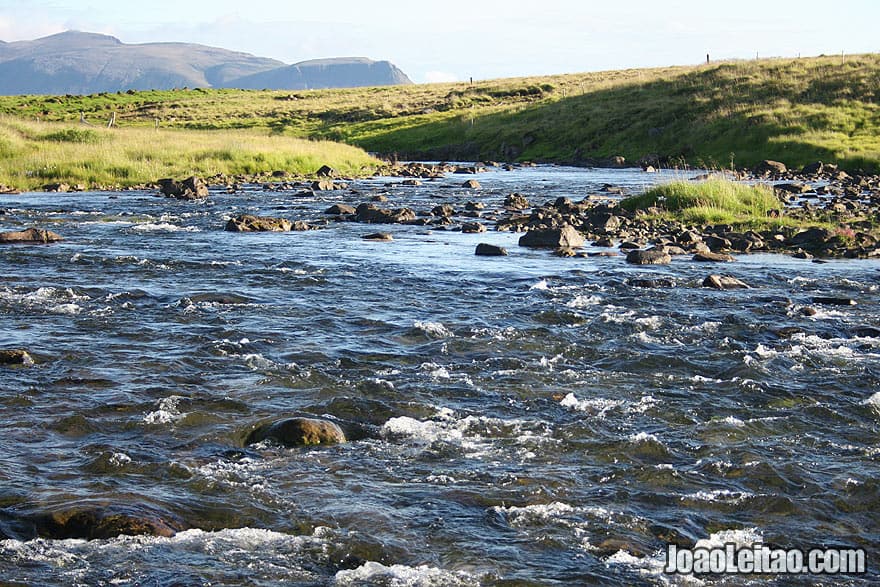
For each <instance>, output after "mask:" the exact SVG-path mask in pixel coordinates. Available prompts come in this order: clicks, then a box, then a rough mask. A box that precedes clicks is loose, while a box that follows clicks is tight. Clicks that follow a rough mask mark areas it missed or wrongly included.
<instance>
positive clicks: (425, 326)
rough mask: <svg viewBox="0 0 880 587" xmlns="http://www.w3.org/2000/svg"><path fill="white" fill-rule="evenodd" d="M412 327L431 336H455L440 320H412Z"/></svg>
mask: <svg viewBox="0 0 880 587" xmlns="http://www.w3.org/2000/svg"><path fill="white" fill-rule="evenodd" d="M413 327H414V328H416V329H418V330H421V331H422V332H424V333H425V334H427V335H428V336H430V337H432V338H450V337H452V336H455V335H454V334H452V331H451V330H449V329H448V328H446V327H445V326H444V325H443V324H442V323H440V322H423V321H421V320H416V321H415V322H413Z"/></svg>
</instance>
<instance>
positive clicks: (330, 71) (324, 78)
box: [226, 57, 412, 90]
mask: <svg viewBox="0 0 880 587" xmlns="http://www.w3.org/2000/svg"><path fill="white" fill-rule="evenodd" d="M411 83H412V82H411V81H410V79H409V78H408V77H407V76H406V74H405V73H403V72H402V71H401V70H400V69H398V68H397V67H396V66H395V65H394V64H393V63H391V62H389V61H373V60H371V59H366V58H364V57H348V58H338V59H316V60H312V61H303V62H301V63H296V64H294V65H288V66H286V67H280V68H278V69H273V70H271V71H264V72H261V73H255V74H252V75H249V76H245V77H242V78H240V79H237V80H234V81H233V82H231V83H229V84H227V85H226V87H235V88H241V89H253V90H260V89H269V88H271V89H276V90H308V89H323V88H341V87H360V86H396V85H401V84H411Z"/></svg>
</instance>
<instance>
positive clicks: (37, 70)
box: [0, 31, 409, 95]
mask: <svg viewBox="0 0 880 587" xmlns="http://www.w3.org/2000/svg"><path fill="white" fill-rule="evenodd" d="M316 63H318V64H320V65H314V64H313V63H312V62H304V63H302V64H297V65H293V66H287V65H285V64H284V63H282V62H281V61H277V60H275V59H267V58H263V57H255V56H253V55H249V54H247V53H239V52H235V51H229V50H226V49H220V48H216V47H207V46H204V45H196V44H189V43H145V44H137V45H130V44H126V43H123V42H121V41H120V40H119V39H116V38H115V37H111V36H107V35H99V34H94V33H84V32H77V31H68V32H65V33H59V34H57V35H52V36H49V37H44V38H41V39H36V40H33V41H17V42H14V43H2V44H0V94H5V95H17V94H95V93H100V92H117V91H123V90H148V89H171V88H180V87H191V88H212V87H221V88H235V87H244V88H250V87H260V88H270V89H293V88H304V87H355V86H363V85H388V84H393V83H409V79H408V78H407V77H406V76H405V75H404V74H403V72H401V71H400V70H398V69H397V68H396V67H394V66H393V65H391V64H390V63H388V62H373V61H370V60H368V59H361V60H352V59H343V60H334V59H329V60H324V61H320V62H316ZM261 75H265V77H259V76H261ZM238 80H242V81H241V84H240V83H239V81H238ZM252 80H256V81H252ZM242 84H248V85H242Z"/></svg>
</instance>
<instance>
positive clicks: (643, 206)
mask: <svg viewBox="0 0 880 587" xmlns="http://www.w3.org/2000/svg"><path fill="white" fill-rule="evenodd" d="M620 206H621V207H622V208H624V209H625V210H629V211H636V210H642V211H649V210H650V209H651V208H655V209H657V210H659V214H661V215H663V214H666V215H668V216H669V217H670V218H674V219H676V220H679V221H681V222H684V223H686V224H738V225H768V224H772V223H775V222H776V219H775V218H774V219H771V218H770V216H771V213H774V214H773V216H778V212H779V211H781V210H782V203H781V202H780V200H779V198H777V197H776V195H775V194H774V193H773V189H772V188H770V187H768V186H765V185H747V184H742V183H737V182H733V181H729V180H725V179H709V180H706V181H703V182H692V181H673V182H670V183H666V184H661V185H658V186H655V187H653V188H650V189H649V190H647V191H646V192H645V193H643V194H640V195H637V196H630V197H628V198H624V199H623V200H622V201H621V202H620ZM655 213H656V212H655Z"/></svg>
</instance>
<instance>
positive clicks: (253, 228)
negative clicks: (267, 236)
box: [226, 214, 293, 232]
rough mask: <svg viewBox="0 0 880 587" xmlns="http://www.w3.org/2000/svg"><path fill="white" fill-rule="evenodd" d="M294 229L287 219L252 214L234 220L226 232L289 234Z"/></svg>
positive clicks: (230, 222) (228, 223) (227, 224)
mask: <svg viewBox="0 0 880 587" xmlns="http://www.w3.org/2000/svg"><path fill="white" fill-rule="evenodd" d="M292 228H293V223H291V222H290V220H287V219H286V218H272V217H271V216H252V215H250V214H244V215H242V216H239V217H237V218H232V219H230V220H229V222H227V223H226V230H228V231H229V232H287V231H289V230H290V229H292Z"/></svg>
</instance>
